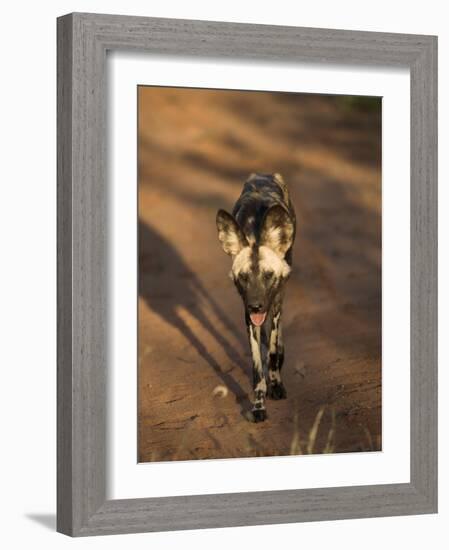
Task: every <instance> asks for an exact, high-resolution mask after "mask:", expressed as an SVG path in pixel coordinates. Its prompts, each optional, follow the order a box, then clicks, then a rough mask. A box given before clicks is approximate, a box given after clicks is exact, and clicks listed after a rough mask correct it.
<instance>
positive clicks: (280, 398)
mask: <svg viewBox="0 0 449 550" xmlns="http://www.w3.org/2000/svg"><path fill="white" fill-rule="evenodd" d="M436 82H437V40H436V37H432V36H421V35H401V34H386V33H368V32H356V31H342V30H326V29H306V28H296V27H276V26H266V25H247V24H230V23H214V22H206V21H185V20H169V19H153V18H140V17H125V16H116V15H98V14H70V15H67V16H64V17H61V18H59V19H58V530H59V531H60V532H63V533H66V534H69V535H72V536H83V535H99V534H114V533H130V532H141V531H162V530H177V529H194V528H206V527H209V528H210V527H225V526H238V525H258V524H266V523H288V522H300V521H316V520H330V519H343V518H360V517H374V516H387V515H403V514H422V513H432V512H436V509H437V356H436V349H437V324H436V314H437V307H436V300H437V271H436V262H437V226H436V221H437V218H436V212H437V195H436V192H437V172H436V165H437V164H436V163H437V122H436V121H437V118H436V115H437V86H436Z"/></svg>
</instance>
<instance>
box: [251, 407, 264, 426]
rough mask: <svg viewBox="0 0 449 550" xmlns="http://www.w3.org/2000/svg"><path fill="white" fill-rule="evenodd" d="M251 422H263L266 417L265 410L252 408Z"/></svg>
mask: <svg viewBox="0 0 449 550" xmlns="http://www.w3.org/2000/svg"><path fill="white" fill-rule="evenodd" d="M252 413H253V422H256V423H257V422H264V421H265V420H266V419H267V411H266V410H265V409H253V411H252Z"/></svg>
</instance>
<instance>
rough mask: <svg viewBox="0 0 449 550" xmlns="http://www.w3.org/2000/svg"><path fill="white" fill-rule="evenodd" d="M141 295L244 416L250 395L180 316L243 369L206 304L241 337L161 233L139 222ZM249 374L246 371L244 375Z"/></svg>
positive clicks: (235, 335) (229, 330)
mask: <svg viewBox="0 0 449 550" xmlns="http://www.w3.org/2000/svg"><path fill="white" fill-rule="evenodd" d="M139 295H140V296H141V297H142V298H143V299H144V300H145V302H146V304H147V305H148V307H149V308H150V309H151V310H152V311H153V312H154V313H156V314H157V315H159V316H160V317H161V318H162V319H164V320H165V321H166V322H167V323H169V324H170V325H172V326H173V327H174V328H176V329H177V330H178V331H179V332H180V333H181V334H182V335H183V336H184V337H185V338H186V339H187V340H188V341H189V342H190V343H191V344H192V346H193V347H194V348H195V350H196V351H197V352H198V354H199V355H200V356H201V357H202V358H203V359H204V360H205V361H206V362H207V364H208V365H209V366H210V367H211V368H212V369H213V370H214V372H215V373H216V374H217V375H218V377H219V378H220V379H221V381H222V382H223V384H224V385H225V386H226V387H227V388H228V389H229V390H230V391H231V392H232V393H233V394H234V396H235V399H236V401H237V402H238V403H239V404H240V406H241V407H242V414H245V413H246V411H248V410H249V408H250V402H249V399H248V394H247V392H246V391H245V390H244V389H243V388H242V387H241V386H240V384H239V383H238V382H237V381H236V380H235V379H234V377H233V376H232V375H231V374H230V373H229V372H226V371H224V370H223V369H222V368H221V366H220V365H219V363H218V362H217V360H216V359H215V358H214V356H213V355H212V353H210V351H209V350H208V349H207V348H206V346H205V345H204V344H203V342H202V341H201V339H200V338H199V337H198V336H197V335H196V334H195V332H194V331H193V330H192V328H191V327H190V326H189V325H188V324H187V323H186V321H185V320H184V319H183V318H182V317H181V316H180V314H179V311H180V310H186V311H188V312H189V315H190V316H191V317H193V318H194V319H195V320H196V321H197V322H198V323H199V324H200V325H201V326H202V327H203V328H204V329H205V330H207V331H208V332H209V334H211V335H212V336H213V338H214V339H215V340H216V342H217V343H218V344H219V345H220V346H221V347H222V348H223V350H224V351H225V353H226V355H227V356H228V358H229V360H230V361H231V362H232V363H234V364H237V365H239V366H240V367H241V368H244V358H243V357H242V356H241V355H240V354H239V353H238V352H237V351H236V349H235V347H233V346H232V345H231V344H230V342H229V341H228V339H227V338H226V337H225V336H224V335H223V334H222V333H221V332H220V331H219V330H218V329H217V328H216V326H215V325H214V323H212V322H211V321H210V319H209V317H208V316H207V315H206V313H205V310H204V305H203V304H206V305H207V306H208V307H209V308H210V310H211V311H212V312H213V314H214V315H215V317H216V318H217V319H218V320H219V321H220V323H221V324H222V325H223V326H224V327H226V329H227V330H228V332H230V333H232V334H233V336H234V337H235V338H236V339H237V340H238V341H239V342H241V334H239V333H238V331H237V330H236V328H235V327H234V325H233V324H232V323H231V322H230V321H229V319H228V318H227V316H226V315H225V313H224V312H223V310H222V309H221V308H220V306H219V305H218V304H217V303H216V301H215V300H214V299H213V298H212V296H211V295H210V293H209V292H208V291H207V290H206V288H205V287H204V285H203V284H202V282H201V281H200V279H199V278H198V276H197V275H196V274H195V273H194V272H193V271H192V270H191V269H190V268H189V266H188V265H187V264H186V262H185V261H184V259H183V258H182V256H181V255H180V254H179V253H178V252H177V250H176V249H175V248H174V247H173V246H172V245H171V243H170V242H169V241H168V240H167V239H166V238H165V237H163V236H162V235H161V234H160V233H159V232H158V231H156V230H155V229H154V228H153V227H150V226H149V225H148V224H146V223H144V222H143V221H142V220H139ZM245 372H246V371H245Z"/></svg>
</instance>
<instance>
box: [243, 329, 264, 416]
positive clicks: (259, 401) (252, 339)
mask: <svg viewBox="0 0 449 550" xmlns="http://www.w3.org/2000/svg"><path fill="white" fill-rule="evenodd" d="M246 324H247V328H248V338H249V345H250V348H251V356H252V360H253V389H254V403H253V409H252V413H253V417H254V422H263V421H264V420H265V419H266V417H267V411H266V409H265V397H266V395H267V382H266V380H265V374H264V372H263V364H262V353H261V349H260V338H261V334H260V331H261V328H260V327H255V326H254V325H253V324H252V323H251V321H250V320H249V319H247V321H246Z"/></svg>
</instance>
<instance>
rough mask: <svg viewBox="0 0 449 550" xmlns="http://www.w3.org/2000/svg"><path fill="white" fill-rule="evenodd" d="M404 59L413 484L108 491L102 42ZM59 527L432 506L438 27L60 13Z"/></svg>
mask: <svg viewBox="0 0 449 550" xmlns="http://www.w3.org/2000/svg"><path fill="white" fill-rule="evenodd" d="M108 50H134V51H138V52H149V53H158V54H161V53H162V54H172V55H181V54H182V55H191V56H201V57H211V56H213V57H216V58H254V59H264V60H268V59H269V60H278V61H286V60H288V61H312V62H326V63H339V64H347V63H351V64H358V65H361V64H362V65H365V64H366V65H368V64H369V65H389V66H393V67H397V66H403V67H408V68H409V69H410V72H411V89H410V93H411V152H410V156H411V481H410V483H402V484H390V485H372V486H357V487H340V488H326V489H304V490H288V491H269V492H251V493H233V494H224V495H196V496H183V497H166V498H144V499H129V500H112V501H111V500H107V499H106V473H105V472H106V451H105V449H106V444H105V440H106V412H105V411H106V393H105V386H106V376H107V364H108V357H107V345H106V344H107V340H106V337H107V333H106V326H107V307H106V306H107V285H106V284H105V281H107V255H106V251H107V240H108V235H107V227H108V223H107V207H106V206H107V183H106V160H105V157H106V147H105V143H106V78H105V68H106V52H107V51H108ZM57 448H58V489H57V498H58V504H57V529H58V531H60V532H62V533H66V534H68V535H72V536H82V535H99V534H112V533H131V532H139V531H163V530H177V529H194V528H206V527H207V528H210V527H225V526H237V525H259V524H267V523H288V522H300V521H316V520H331V519H342V518H361V517H372V516H393V515H404V514H424V513H432V512H436V510H437V38H436V37H434V36H421V35H406V34H387V33H372V32H358V31H357V32H355V31H343V30H328V29H309V28H296V27H278V26H268V25H247V24H234V23H215V22H206V21H185V20H175V19H153V18H142V17H124V16H117V15H97V14H81V13H75V14H70V15H66V16H63V17H61V18H59V19H58V447H57Z"/></svg>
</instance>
